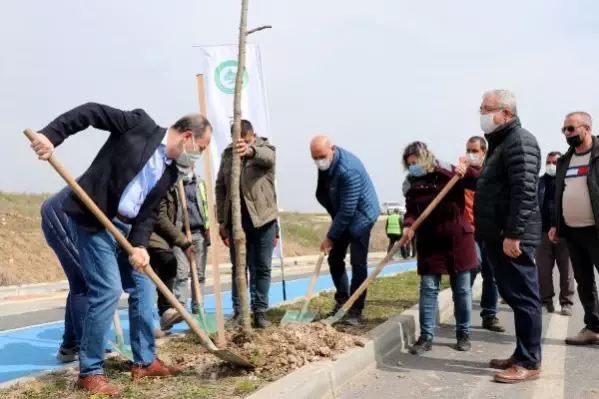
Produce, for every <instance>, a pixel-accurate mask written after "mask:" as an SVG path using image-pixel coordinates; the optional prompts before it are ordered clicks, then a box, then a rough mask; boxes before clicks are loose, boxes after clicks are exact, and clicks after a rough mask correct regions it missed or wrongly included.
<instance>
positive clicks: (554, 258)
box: [536, 233, 574, 306]
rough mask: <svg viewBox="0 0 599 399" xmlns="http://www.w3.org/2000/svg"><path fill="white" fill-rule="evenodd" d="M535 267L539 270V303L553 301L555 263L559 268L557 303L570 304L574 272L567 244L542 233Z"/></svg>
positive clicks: (572, 293)
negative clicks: (553, 240) (550, 238)
mask: <svg viewBox="0 0 599 399" xmlns="http://www.w3.org/2000/svg"><path fill="white" fill-rule="evenodd" d="M536 259H537V269H538V271H539V291H540V293H541V303H543V304H545V305H547V304H550V303H553V297H554V296H555V291H554V290H553V269H554V268H555V264H556V263H557V269H558V270H559V303H560V305H561V306H564V305H566V306H572V305H573V302H572V299H573V297H574V273H573V272H572V264H571V263H570V254H569V252H568V244H567V243H566V242H565V241H564V240H562V241H561V242H558V243H557V244H554V243H552V242H551V241H550V240H549V236H548V235H547V233H543V238H542V240H541V245H539V246H538V247H537V253H536Z"/></svg>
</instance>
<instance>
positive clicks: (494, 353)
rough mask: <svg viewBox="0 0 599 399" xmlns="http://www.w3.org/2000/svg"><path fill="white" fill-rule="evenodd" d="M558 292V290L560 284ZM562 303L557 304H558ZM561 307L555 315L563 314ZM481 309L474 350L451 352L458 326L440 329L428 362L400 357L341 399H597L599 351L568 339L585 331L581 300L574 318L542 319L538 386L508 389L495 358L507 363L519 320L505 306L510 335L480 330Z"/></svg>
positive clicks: (370, 372)
mask: <svg viewBox="0 0 599 399" xmlns="http://www.w3.org/2000/svg"><path fill="white" fill-rule="evenodd" d="M555 287H556V288H557V287H559V284H557V281H556V283H555ZM555 300H556V301H557V298H556V299H555ZM559 309H560V308H559V305H558V304H556V310H557V311H559ZM479 311H480V307H479V306H478V303H476V305H475V309H474V312H473V329H472V349H471V351H470V352H468V353H463V352H458V351H456V350H454V349H453V348H452V345H453V344H454V343H455V331H454V326H453V325H447V324H446V325H441V326H439V328H438V329H437V332H436V334H437V336H436V338H435V345H434V346H433V350H432V351H430V352H428V353H426V354H425V355H423V356H413V355H411V354H409V353H402V352H401V351H396V352H394V353H392V354H390V355H389V356H388V357H387V358H385V359H383V360H382V361H381V362H380V363H379V364H378V365H377V366H376V367H373V368H371V369H367V370H365V371H364V372H362V373H361V374H359V375H358V376H356V377H355V378H354V379H353V380H352V381H351V382H350V383H349V384H347V385H346V386H345V387H344V389H342V392H340V393H339V396H338V397H339V398H341V399H362V398H377V399H385V398H393V399H396V398H402V399H403V398H405V399H412V398H414V399H415V398H435V399H441V398H447V399H454V398H461V399H475V398H476V399H478V398H489V399H491V398H493V399H499V398H501V399H524V398H526V399H529V398H535V399H537V398H538V399H554V398H555V399H563V398H567V399H579V398H580V399H583V398H584V399H587V398H588V399H591V398H593V399H598V398H599V346H585V347H574V346H567V345H566V344H565V343H564V339H565V338H566V336H568V335H573V334H576V333H577V332H578V331H580V329H581V328H582V327H583V326H584V325H583V310H582V307H581V306H580V303H579V302H578V297H577V295H576V299H575V306H574V314H573V316H572V317H566V316H562V315H560V314H559V313H553V314H547V313H546V312H544V313H543V372H542V375H541V378H540V379H539V380H537V381H531V382H525V383H520V384H513V385H506V384H498V383H495V382H493V381H492V377H493V374H494V370H492V369H490V368H488V362H489V360H490V359H491V358H506V357H509V356H510V355H511V353H512V352H513V349H514V347H515V335H514V319H513V313H512V311H511V309H510V308H509V306H507V305H501V310H500V315H499V316H500V319H501V321H502V323H503V325H504V326H505V327H506V328H507V331H506V332H505V333H494V332H490V331H487V330H483V329H482V328H480V323H481V319H480V317H479V315H478V314H479Z"/></svg>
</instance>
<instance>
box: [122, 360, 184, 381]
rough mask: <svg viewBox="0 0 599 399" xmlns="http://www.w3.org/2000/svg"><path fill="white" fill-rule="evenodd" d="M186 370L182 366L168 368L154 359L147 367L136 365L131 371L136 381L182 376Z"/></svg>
mask: <svg viewBox="0 0 599 399" xmlns="http://www.w3.org/2000/svg"><path fill="white" fill-rule="evenodd" d="M184 370H185V368H184V367H182V366H167V365H166V364H164V363H163V362H162V360H160V359H154V361H153V362H152V364H150V365H149V366H147V367H141V366H136V365H134V366H133V368H132V369H131V378H132V379H134V380H136V379H138V378H144V377H170V376H171V375H177V374H181V373H182V372H183V371H184Z"/></svg>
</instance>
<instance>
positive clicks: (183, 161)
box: [177, 139, 202, 167]
mask: <svg viewBox="0 0 599 399" xmlns="http://www.w3.org/2000/svg"><path fill="white" fill-rule="evenodd" d="M192 143H193V151H189V152H188V151H187V148H185V144H183V152H182V154H181V156H180V157H179V159H177V163H178V164H180V165H182V166H186V167H193V166H194V164H195V163H196V161H198V160H199V159H200V158H201V157H202V151H198V150H197V147H196V142H195V141H194V140H193V139H192Z"/></svg>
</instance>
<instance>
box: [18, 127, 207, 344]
mask: <svg viewBox="0 0 599 399" xmlns="http://www.w3.org/2000/svg"><path fill="white" fill-rule="evenodd" d="M23 133H24V134H25V136H27V138H28V139H29V140H30V141H33V140H35V139H36V137H37V135H38V133H37V132H35V131H34V130H33V129H26V130H25V131H24V132H23ZM48 162H49V163H50V165H52V167H54V169H55V170H56V172H58V174H59V175H60V176H61V177H62V178H63V179H64V181H65V182H66V183H67V184H68V185H69V186H70V187H71V189H72V190H73V192H74V193H75V195H77V197H79V199H80V200H81V201H82V202H83V203H84V204H85V206H86V207H87V208H88V209H89V210H90V211H91V212H92V213H93V214H94V216H95V217H96V218H98V220H99V221H100V223H102V225H103V226H104V227H105V228H106V230H108V231H110V233H112V235H113V236H114V238H115V239H116V240H117V242H118V243H119V244H120V246H121V247H122V248H123V249H124V250H125V251H127V253H129V254H131V253H132V252H133V246H132V245H131V244H130V243H129V241H127V239H126V238H125V236H123V234H122V233H121V232H120V230H119V229H117V228H116V227H115V225H114V224H113V223H112V222H111V221H110V220H109V219H108V218H107V217H106V215H104V213H102V211H101V210H100V208H98V206H97V205H96V204H95V203H94V201H93V200H92V199H91V198H90V197H89V195H87V193H86V192H85V191H84V190H83V188H81V186H80V185H79V183H77V181H76V180H75V179H74V178H73V176H71V174H70V173H69V172H68V171H67V170H66V169H65V167H64V166H62V164H61V163H60V162H59V161H58V159H57V158H56V157H55V156H54V155H52V156H50V158H49V159H48ZM144 273H145V274H146V275H147V276H148V277H149V278H150V280H152V282H153V283H154V284H156V287H158V289H159V290H160V292H161V293H162V294H163V295H164V296H165V297H166V299H168V301H169V302H170V304H171V305H172V306H173V307H174V308H175V309H177V311H178V312H179V313H180V314H181V316H183V319H184V320H185V321H186V322H187V324H188V325H189V327H190V328H191V329H192V331H193V332H194V333H196V334H197V335H198V337H200V339H201V340H202V342H203V343H205V345H206V346H207V347H208V349H210V350H216V349H217V348H216V346H215V345H214V343H213V342H212V341H211V340H210V337H208V335H206V333H205V332H204V331H202V329H201V328H200V327H199V326H198V325H197V324H196V322H195V321H194V319H193V318H192V317H191V315H190V314H189V313H187V311H186V310H185V308H184V307H183V306H182V305H181V304H180V303H179V301H178V300H177V298H176V297H175V296H174V295H173V293H172V292H171V291H170V290H169V289H168V287H167V286H166V285H164V283H163V282H162V280H160V278H159V277H158V276H157V275H156V273H155V272H154V269H152V266H150V265H148V267H146V268H145V270H144Z"/></svg>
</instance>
